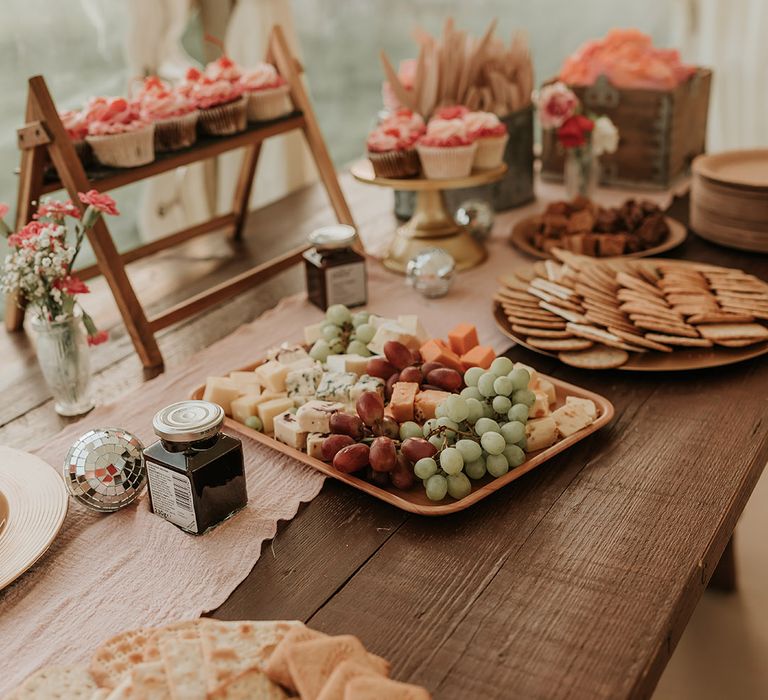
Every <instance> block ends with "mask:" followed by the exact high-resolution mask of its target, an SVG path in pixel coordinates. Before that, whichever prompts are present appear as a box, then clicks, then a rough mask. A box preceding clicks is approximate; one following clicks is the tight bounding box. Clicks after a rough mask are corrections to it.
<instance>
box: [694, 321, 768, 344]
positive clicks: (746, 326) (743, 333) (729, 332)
mask: <svg viewBox="0 0 768 700" xmlns="http://www.w3.org/2000/svg"><path fill="white" fill-rule="evenodd" d="M697 328H698V330H699V333H701V335H702V337H703V338H708V339H709V340H744V339H746V338H756V339H757V340H765V339H766V338H768V328H766V327H765V326H763V325H762V324H760V323H712V324H705V325H702V326H697Z"/></svg>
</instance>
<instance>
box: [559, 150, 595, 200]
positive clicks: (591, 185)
mask: <svg viewBox="0 0 768 700" xmlns="http://www.w3.org/2000/svg"><path fill="white" fill-rule="evenodd" d="M563 179H564V183H565V193H566V195H567V196H568V199H573V198H574V197H579V196H581V197H586V198H587V199H592V198H593V197H594V195H595V190H596V189H597V183H598V181H599V180H600V159H599V158H597V157H596V156H594V155H593V154H592V151H591V149H589V148H569V149H568V151H567V152H566V155H565V170H564V172H563Z"/></svg>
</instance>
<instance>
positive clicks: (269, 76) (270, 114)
mask: <svg viewBox="0 0 768 700" xmlns="http://www.w3.org/2000/svg"><path fill="white" fill-rule="evenodd" d="M240 85H241V86H242V88H243V91H244V93H245V95H246V97H247V98H248V121H251V122H265V121H269V120H270V119H278V118H280V117H284V116H285V115H286V114H290V113H291V112H292V111H293V102H291V88H290V86H289V85H288V83H287V82H286V81H285V78H283V77H282V76H281V75H280V74H279V73H278V72H277V69H276V68H275V67H274V66H273V65H272V64H271V63H259V64H258V65H257V66H255V67H254V68H251V69H250V70H247V71H245V72H244V73H243V75H242V76H241V77H240Z"/></svg>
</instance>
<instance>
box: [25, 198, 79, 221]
mask: <svg viewBox="0 0 768 700" xmlns="http://www.w3.org/2000/svg"><path fill="white" fill-rule="evenodd" d="M80 214H81V212H80V209H78V208H77V207H76V206H75V205H74V204H73V203H72V200H71V199H68V200H67V201H66V202H58V201H56V200H55V199H49V200H47V201H45V202H43V203H42V204H40V206H39V207H38V208H37V213H36V214H35V215H34V218H35V219H42V218H43V217H46V216H47V217H49V218H51V219H63V218H64V217H65V216H71V217H72V218H73V219H79V218H80Z"/></svg>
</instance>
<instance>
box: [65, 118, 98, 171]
mask: <svg viewBox="0 0 768 700" xmlns="http://www.w3.org/2000/svg"><path fill="white" fill-rule="evenodd" d="M59 119H61V123H62V124H63V125H64V129H65V130H66V132H67V136H69V140H70V141H72V145H73V146H74V147H75V152H76V153H77V155H78V157H79V158H80V161H81V162H82V164H83V166H88V165H89V164H90V163H91V162H92V161H93V151H91V147H90V146H89V145H88V143H87V142H86V140H85V137H86V136H88V121H87V119H86V113H85V111H81V110H79V109H69V110H66V111H63V112H59Z"/></svg>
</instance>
